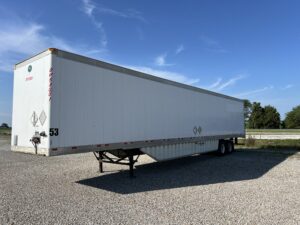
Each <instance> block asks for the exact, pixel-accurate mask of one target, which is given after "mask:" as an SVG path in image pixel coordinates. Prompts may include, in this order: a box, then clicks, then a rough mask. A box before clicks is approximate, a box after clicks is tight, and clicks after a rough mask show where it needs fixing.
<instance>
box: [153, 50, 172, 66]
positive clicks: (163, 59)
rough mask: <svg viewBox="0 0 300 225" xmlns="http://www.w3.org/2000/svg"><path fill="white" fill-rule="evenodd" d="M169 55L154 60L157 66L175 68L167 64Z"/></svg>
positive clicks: (165, 54)
mask: <svg viewBox="0 0 300 225" xmlns="http://www.w3.org/2000/svg"><path fill="white" fill-rule="evenodd" d="M166 58H167V53H164V54H161V55H159V56H157V57H156V58H155V59H154V63H155V65H156V66H173V65H174V64H170V63H166Z"/></svg>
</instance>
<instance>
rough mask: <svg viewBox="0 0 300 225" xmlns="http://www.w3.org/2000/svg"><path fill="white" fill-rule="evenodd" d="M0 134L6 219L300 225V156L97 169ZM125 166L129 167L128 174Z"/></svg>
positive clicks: (0, 192)
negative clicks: (30, 151)
mask: <svg viewBox="0 0 300 225" xmlns="http://www.w3.org/2000/svg"><path fill="white" fill-rule="evenodd" d="M8 149H9V144H8V141H7V140H3V139H2V140H1V139H0V178H1V182H0V203H1V204H0V224H1V225H2V224H3V225H5V224H22V225H23V224H51V225H53V224H130V225H132V224H272V225H274V224H300V211H299V209H300V191H299V190H300V157H299V156H297V155H292V154H291V155H288V154H271V153H257V152H236V153H234V154H231V155H228V156H225V157H216V156H215V155H212V154H209V155H202V156H194V157H188V158H185V159H181V160H173V161H169V162H164V163H153V160H151V159H150V158H149V157H146V156H145V157H142V159H141V162H139V164H138V165H137V169H136V171H135V174H136V178H135V179H129V178H128V173H127V168H124V167H122V166H119V165H106V166H105V170H106V171H107V172H106V173H105V174H102V175H100V174H99V173H98V171H97V169H98V167H97V162H96V160H95V159H94V157H93V155H92V154H91V153H88V154H77V155H67V156H58V157H50V158H47V157H43V156H35V155H27V154H22V153H14V152H10V151H9V150H8ZM123 169H125V170H126V171H123Z"/></svg>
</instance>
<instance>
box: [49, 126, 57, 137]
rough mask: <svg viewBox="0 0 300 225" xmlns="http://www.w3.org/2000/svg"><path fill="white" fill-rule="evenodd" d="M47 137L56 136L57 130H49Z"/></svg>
mask: <svg viewBox="0 0 300 225" xmlns="http://www.w3.org/2000/svg"><path fill="white" fill-rule="evenodd" d="M49 135H50V136H58V128H50V131H49Z"/></svg>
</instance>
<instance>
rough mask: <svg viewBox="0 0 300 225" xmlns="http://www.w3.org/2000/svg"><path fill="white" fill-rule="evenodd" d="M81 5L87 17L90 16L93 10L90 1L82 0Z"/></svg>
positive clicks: (93, 6)
mask: <svg viewBox="0 0 300 225" xmlns="http://www.w3.org/2000/svg"><path fill="white" fill-rule="evenodd" d="M82 3H83V11H84V12H85V13H86V14H87V15H88V16H92V15H93V11H94V9H95V7H96V6H95V5H94V4H93V3H92V2H91V1H90V0H82Z"/></svg>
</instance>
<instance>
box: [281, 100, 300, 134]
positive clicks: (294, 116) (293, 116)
mask: <svg viewBox="0 0 300 225" xmlns="http://www.w3.org/2000/svg"><path fill="white" fill-rule="evenodd" d="M284 123H285V126H286V128H288V129H297V128H300V105H299V106H297V107H295V108H293V109H292V111H290V112H288V113H287V114H286V118H285V120H284Z"/></svg>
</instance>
